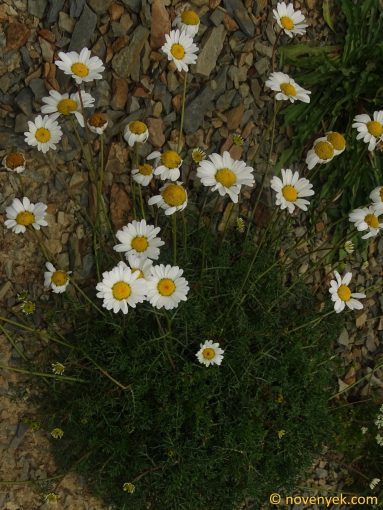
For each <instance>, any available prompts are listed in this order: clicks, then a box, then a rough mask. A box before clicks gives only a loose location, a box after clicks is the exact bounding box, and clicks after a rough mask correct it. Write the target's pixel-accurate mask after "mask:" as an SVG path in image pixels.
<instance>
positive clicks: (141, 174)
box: [132, 158, 154, 186]
mask: <svg viewBox="0 0 383 510" xmlns="http://www.w3.org/2000/svg"><path fill="white" fill-rule="evenodd" d="M147 159H148V158H147ZM153 176H154V168H153V167H152V165H150V164H149V163H144V164H143V165H138V167H137V168H133V170H132V177H133V180H134V181H135V182H137V183H138V184H141V186H148V185H149V184H150V182H151V180H152V179H153Z"/></svg>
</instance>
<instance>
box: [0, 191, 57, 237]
mask: <svg viewBox="0 0 383 510" xmlns="http://www.w3.org/2000/svg"><path fill="white" fill-rule="evenodd" d="M46 209H47V206H46V205H45V204H43V203H42V202H38V203H37V204H32V203H31V201H30V200H29V198H27V197H24V198H23V200H22V201H21V200H20V199H18V198H14V199H13V202H12V204H11V205H10V206H9V207H7V208H6V209H5V212H6V216H7V219H6V220H5V222H4V225H5V226H6V227H7V228H10V229H12V231H13V232H15V234H20V233H22V234H24V232H25V231H26V230H27V227H29V226H32V227H33V228H34V229H35V230H40V227H46V226H47V225H48V223H47V222H46V220H45V211H46Z"/></svg>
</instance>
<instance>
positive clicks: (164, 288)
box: [157, 278, 176, 296]
mask: <svg viewBox="0 0 383 510" xmlns="http://www.w3.org/2000/svg"><path fill="white" fill-rule="evenodd" d="M157 289H158V292H159V293H160V294H161V296H171V295H172V294H173V293H174V292H175V290H176V284H175V283H174V281H173V280H171V279H170V278H162V279H161V280H160V281H159V282H158V284H157Z"/></svg>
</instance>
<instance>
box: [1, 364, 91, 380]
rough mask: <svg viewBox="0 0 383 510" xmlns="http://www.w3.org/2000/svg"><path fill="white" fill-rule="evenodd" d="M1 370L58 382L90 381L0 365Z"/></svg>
mask: <svg viewBox="0 0 383 510" xmlns="http://www.w3.org/2000/svg"><path fill="white" fill-rule="evenodd" d="M0 368H3V369H4V370H12V371H13V372H19V373H21V374H28V375H36V376H38V377H49V378H51V379H56V380H57V381H59V380H61V381H71V382H81V383H88V382H89V381H85V379H79V378H78V377H69V376H65V375H60V376H58V375H55V374H47V373H44V372H35V371H34V370H26V369H24V368H16V367H10V366H8V365H3V364H1V363H0Z"/></svg>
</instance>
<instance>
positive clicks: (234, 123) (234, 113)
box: [225, 103, 245, 129]
mask: <svg viewBox="0 0 383 510" xmlns="http://www.w3.org/2000/svg"><path fill="white" fill-rule="evenodd" d="M244 111H245V107H244V105H243V103H241V104H240V105H239V106H236V107H235V108H232V109H231V110H229V111H228V112H226V113H225V115H226V117H227V127H228V129H237V128H238V127H239V124H240V122H241V119H242V117H243V113H244Z"/></svg>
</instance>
